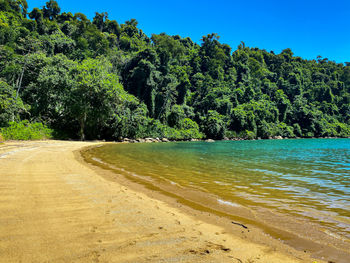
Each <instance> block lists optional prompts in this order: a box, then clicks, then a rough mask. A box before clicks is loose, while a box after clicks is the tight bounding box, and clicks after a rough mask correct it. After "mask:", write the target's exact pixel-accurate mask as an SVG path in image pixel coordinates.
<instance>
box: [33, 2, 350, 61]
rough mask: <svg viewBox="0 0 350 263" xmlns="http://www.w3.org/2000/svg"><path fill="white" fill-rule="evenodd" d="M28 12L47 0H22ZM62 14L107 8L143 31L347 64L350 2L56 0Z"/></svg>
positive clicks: (111, 16)
mask: <svg viewBox="0 0 350 263" xmlns="http://www.w3.org/2000/svg"><path fill="white" fill-rule="evenodd" d="M27 2H28V5H29V10H31V9H32V8H33V7H42V6H43V5H45V2H46V0H44V1H41V0H27ZM57 2H58V4H59V6H60V7H61V10H62V12H72V13H76V12H81V13H84V14H86V15H87V16H88V17H89V18H90V19H92V18H93V17H94V14H95V12H96V11H97V12H105V11H106V12H108V14H109V19H111V20H113V19H115V20H117V21H118V23H120V24H122V23H124V22H125V21H126V20H129V19H130V18H136V20H137V21H138V22H139V28H141V29H142V30H143V31H144V32H145V33H146V34H147V35H149V36H150V35H151V34H152V33H156V34H158V33H161V32H166V33H167V34H169V35H180V36H182V37H187V36H189V37H190V38H191V39H192V40H193V41H195V42H198V43H200V39H201V37H202V36H203V35H206V34H209V33H218V34H219V36H220V41H221V42H222V43H227V44H229V45H230V46H231V47H232V48H233V50H235V49H236V48H237V46H238V45H239V43H240V41H244V42H245V44H246V45H247V46H249V47H259V48H261V49H266V50H267V51H270V50H273V51H274V52H275V53H279V52H281V51H282V50H283V49H285V48H291V49H292V51H293V52H294V54H295V55H296V56H301V57H303V58H307V59H315V58H316V57H317V56H318V55H321V56H322V57H323V58H328V59H329V60H334V61H336V62H348V61H349V62H350V1H349V0H328V1H324V0H318V1H315V0H304V1H301V0H289V1H286V0H279V1H275V0H270V1H269V0H265V1H264V0H261V1H258V0H247V1H244V0H239V1H236V0H231V1H230V0H216V1H209V0H202V1H199V0H178V1H166V0H132V1H127V0H123V1H112V0H98V1H96V0H94V1H83V0H70V1H67V0H58V1H57Z"/></svg>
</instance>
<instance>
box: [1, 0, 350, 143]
mask: <svg viewBox="0 0 350 263" xmlns="http://www.w3.org/2000/svg"><path fill="white" fill-rule="evenodd" d="M137 26H138V23H137V21H136V20H135V19H131V20H129V21H126V22H125V23H124V24H119V23H118V22H117V21H115V20H110V19H109V17H108V13H106V12H105V13H96V15H95V17H94V18H93V20H92V21H91V20H89V19H88V18H87V17H86V16H85V15H84V14H81V13H76V14H72V13H70V12H68V13H61V10H60V7H59V5H58V4H57V2H56V1H54V0H50V1H48V2H47V3H46V5H45V6H44V7H42V8H34V9H33V10H32V11H31V12H30V13H28V6H27V2H26V1H25V0H0V127H6V126H8V125H9V122H11V121H15V122H19V121H22V120H28V121H30V122H42V123H44V124H46V125H48V126H49V127H50V128H52V129H54V130H55V132H56V134H57V135H58V136H61V137H66V138H80V139H107V140H115V139H118V138H119V137H130V138H138V137H149V136H152V137H169V138H173V139H189V138H204V137H206V138H213V139H222V138H224V137H228V138H233V137H241V138H257V137H261V138H268V137H273V136H284V137H321V136H341V137H348V136H350V63H345V65H344V64H342V63H335V62H333V61H329V60H328V59H326V58H322V57H318V58H317V59H316V60H305V59H302V58H300V57H296V56H294V55H293V52H292V51H291V50H290V49H285V50H283V51H282V52H281V53H280V54H274V53H273V52H267V51H265V50H261V49H258V48H250V47H246V46H245V44H244V43H243V42H242V43H241V44H240V45H239V46H238V48H237V50H235V51H232V49H231V47H230V46H229V45H227V44H222V43H220V42H219V36H218V35H217V34H209V35H207V36H203V38H202V40H201V44H200V45H198V44H196V43H194V42H193V41H192V40H191V39H190V38H188V37H187V38H181V37H180V36H169V35H167V34H165V33H162V34H159V35H156V34H153V35H152V36H151V37H149V36H147V35H146V34H144V33H143V31H142V30H141V29H139V28H138V27H137Z"/></svg>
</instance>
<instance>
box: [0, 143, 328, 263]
mask: <svg viewBox="0 0 350 263" xmlns="http://www.w3.org/2000/svg"><path fill="white" fill-rule="evenodd" d="M91 145H96V143H87V142H62V141H42V142H11V143H5V144H2V145H0V262H6V263H7V262H244V263H246V262H247V263H248V262H249V263H253V262H254V263H257V262H266V263H272V262H282V263H285V262H315V261H317V262H322V261H320V260H313V259H311V258H310V256H309V255H308V254H307V253H304V252H303V251H297V250H294V249H292V248H289V247H287V246H285V245H283V244H281V242H278V241H276V240H275V241H271V242H267V243H266V244H265V245H263V244H257V243H255V242H252V241H249V240H248V239H245V238H244V235H245V234H244V231H247V230H245V229H242V230H239V231H240V232H242V235H241V236H237V235H233V234H232V233H229V231H227V230H226V229H224V228H223V227H222V226H220V224H213V223H208V222H207V221H206V220H203V219H202V218H201V217H199V216H197V217H196V216H193V215H191V214H190V213H186V212H185V210H184V209H180V208H177V207H175V206H174V205H171V204H170V203H168V202H165V201H164V200H166V199H163V200H161V199H159V198H152V197H150V196H149V195H147V194H146V193H145V192H142V191H135V188H132V187H128V185H126V186H125V185H123V184H121V183H118V182H115V181H112V180H107V179H106V178H105V177H103V176H100V173H99V172H98V171H97V170H96V169H94V168H93V167H90V166H89V165H87V164H84V163H83V162H82V161H81V160H78V159H79V158H78V157H77V154H76V151H77V150H79V149H81V148H83V147H86V146H91ZM213 221H215V220H213ZM233 227H237V228H239V226H233Z"/></svg>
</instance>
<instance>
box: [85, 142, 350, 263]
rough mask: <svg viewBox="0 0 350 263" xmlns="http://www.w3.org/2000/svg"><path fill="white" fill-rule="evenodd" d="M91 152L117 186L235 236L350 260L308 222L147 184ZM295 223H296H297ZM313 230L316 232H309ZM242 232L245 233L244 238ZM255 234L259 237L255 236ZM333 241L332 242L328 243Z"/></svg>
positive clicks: (91, 159) (334, 259)
mask: <svg viewBox="0 0 350 263" xmlns="http://www.w3.org/2000/svg"><path fill="white" fill-rule="evenodd" d="M117 144H118V143H117ZM88 150H89V149H83V150H82V151H81V154H82V158H83V159H84V161H86V162H87V163H90V165H93V166H95V167H97V168H98V169H97V170H99V169H101V171H100V174H101V175H102V174H104V175H102V176H104V177H105V178H107V179H109V180H112V181H113V180H117V181H118V183H121V184H124V185H128V186H129V187H132V188H133V189H136V190H137V191H142V192H144V193H146V194H147V195H150V196H151V197H152V198H153V197H154V196H156V198H157V199H158V200H162V201H164V200H166V202H167V203H170V204H172V205H173V206H174V207H178V208H181V209H182V210H183V211H185V212H186V213H189V214H191V215H194V216H196V217H201V218H202V219H203V220H206V221H207V222H210V223H214V224H215V222H217V221H218V220H219V221H222V222H220V225H221V226H223V227H225V229H226V230H227V231H228V232H231V233H233V234H234V235H240V236H241V237H244V238H248V239H249V240H251V241H252V242H257V243H260V244H263V243H265V242H271V240H268V239H273V240H274V241H278V242H282V243H283V245H284V246H287V247H293V248H294V249H297V250H299V251H302V252H304V253H305V252H308V253H311V255H312V256H314V257H316V258H318V259H327V260H329V262H348V261H349V260H350V254H349V253H347V247H348V245H349V244H347V245H344V246H342V241H340V240H337V239H336V238H334V237H333V236H332V237H331V236H329V235H328V234H326V233H325V232H322V231H320V229H319V228H318V227H319V226H317V225H313V224H311V223H310V222H308V221H306V220H298V219H297V218H296V217H291V216H290V215H285V214H276V213H274V212H272V211H269V210H268V209H265V210H262V211H259V212H258V213H257V211H251V210H250V209H249V208H247V207H244V206H243V207H242V206H241V205H238V206H236V205H234V206H232V205H231V204H228V202H227V201H225V200H221V199H220V198H219V197H218V196H214V195H212V194H208V193H205V192H201V191H200V190H198V189H195V190H194V189H189V188H183V187H177V186H176V185H174V183H173V184H172V183H171V182H159V181H156V182H155V181H148V180H145V178H142V176H140V177H139V176H137V177H135V175H134V176H132V175H129V174H126V173H125V172H124V171H120V170H119V169H118V168H117V167H111V166H110V165H108V164H106V163H103V162H102V161H101V160H98V159H97V158H94V157H92V156H87V154H86V153H87V151H88ZM106 173H110V175H106ZM115 174H119V175H122V176H123V179H122V178H120V177H116V176H113V175H115ZM257 215H258V216H263V217H264V218H265V217H266V218H269V219H271V220H275V222H274V223H276V219H277V220H278V221H281V222H278V224H277V225H273V224H269V222H267V221H268V220H258V218H257ZM213 217H216V221H215V220H213ZM294 220H296V221H297V222H294ZM283 224H290V225H292V226H293V224H294V226H293V227H294V228H296V229H298V228H299V227H298V226H297V225H303V226H302V227H301V228H300V229H299V233H301V231H305V233H307V232H309V233H308V234H310V233H313V235H314V238H313V240H312V239H309V238H306V237H302V236H300V235H298V234H297V232H291V231H290V230H291V229H293V227H289V230H288V229H286V228H285V227H283ZM233 225H235V227H236V228H237V226H238V229H235V231H232V226H233ZM281 225H282V227H281ZM310 229H313V230H312V231H311V232H310ZM241 230H242V232H241ZM252 230H253V231H252ZM251 232H254V234H251ZM242 233H244V234H243V235H241V234H242ZM255 234H256V235H258V236H260V237H259V238H256V237H254V235H255ZM262 236H263V237H264V238H263V239H264V240H263V241H262V239H261V237H262ZM332 238H333V240H332V242H329V241H330V240H331V239H332ZM281 240H282V241H281ZM316 240H317V241H318V240H322V241H323V242H322V241H320V242H316ZM327 243H328V244H327ZM347 243H348V242H347ZM333 244H337V245H336V246H338V247H334V245H333ZM341 247H343V248H341ZM284 249H285V251H287V250H288V248H284Z"/></svg>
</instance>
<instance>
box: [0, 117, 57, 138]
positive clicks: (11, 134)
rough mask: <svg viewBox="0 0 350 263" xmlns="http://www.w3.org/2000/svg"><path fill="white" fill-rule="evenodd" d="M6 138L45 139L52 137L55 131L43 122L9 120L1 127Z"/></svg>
mask: <svg viewBox="0 0 350 263" xmlns="http://www.w3.org/2000/svg"><path fill="white" fill-rule="evenodd" d="M0 131H1V133H2V135H3V137H4V139H5V140H43V139H50V138H52V133H53V131H52V130H51V129H49V128H48V127H47V126H46V125H43V124H42V123H38V122H35V123H30V122H29V121H27V120H25V121H21V122H9V126H8V127H5V128H1V129H0Z"/></svg>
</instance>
